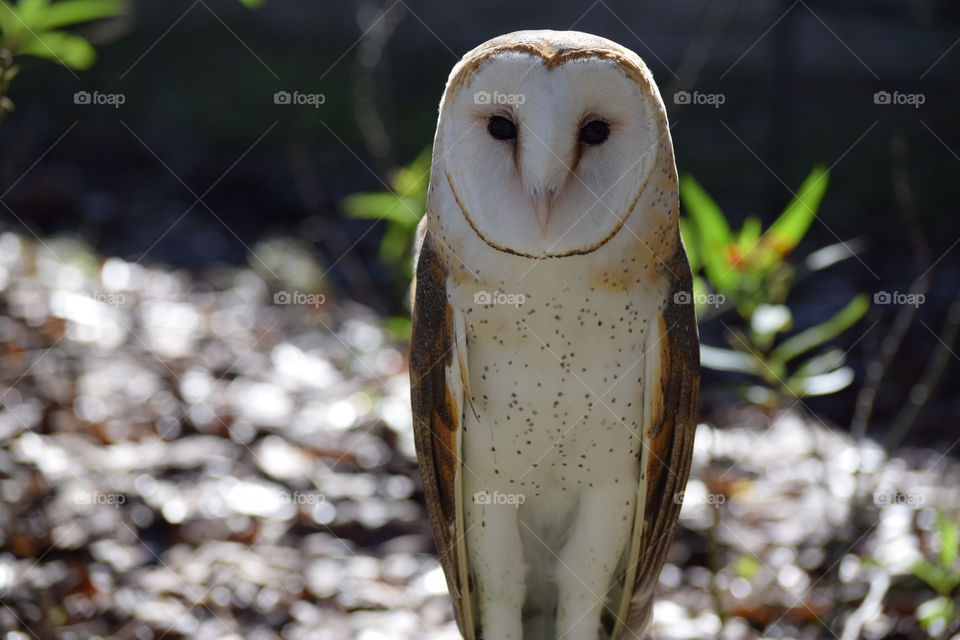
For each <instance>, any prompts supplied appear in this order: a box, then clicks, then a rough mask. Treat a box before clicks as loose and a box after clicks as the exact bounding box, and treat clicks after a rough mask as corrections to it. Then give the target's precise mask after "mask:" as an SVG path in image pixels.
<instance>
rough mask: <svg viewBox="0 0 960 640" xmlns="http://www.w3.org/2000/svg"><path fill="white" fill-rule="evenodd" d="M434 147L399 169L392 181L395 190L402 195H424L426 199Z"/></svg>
mask: <svg viewBox="0 0 960 640" xmlns="http://www.w3.org/2000/svg"><path fill="white" fill-rule="evenodd" d="M431 154H432V149H431V148H430V147H427V148H426V149H424V150H423V151H421V152H420V154H419V155H418V156H417V157H416V158H414V160H413V162H411V163H410V164H409V165H407V166H406V167H404V168H402V169H400V170H399V171H397V173H396V174H394V176H393V179H392V180H391V181H390V182H391V185H392V186H393V190H394V191H396V192H397V193H399V194H400V195H402V196H411V197H422V198H423V199H424V201H425V200H426V195H427V187H428V186H429V184H430V162H431V160H432V157H431Z"/></svg>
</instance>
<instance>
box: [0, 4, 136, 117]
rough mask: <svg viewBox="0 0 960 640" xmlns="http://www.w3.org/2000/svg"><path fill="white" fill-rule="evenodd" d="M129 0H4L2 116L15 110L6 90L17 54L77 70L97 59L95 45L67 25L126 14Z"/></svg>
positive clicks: (0, 8) (0, 24) (0, 19)
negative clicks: (15, 0)
mask: <svg viewBox="0 0 960 640" xmlns="http://www.w3.org/2000/svg"><path fill="white" fill-rule="evenodd" d="M126 9H127V2H126V0H59V1H58V2H51V0H19V1H18V2H17V3H16V4H13V3H12V2H10V1H9V0H0V118H2V117H3V116H4V115H6V114H7V113H9V112H10V111H12V110H13V103H12V102H11V101H10V99H9V98H8V97H6V92H7V89H8V87H9V86H10V82H11V81H12V80H13V78H14V77H15V76H16V75H17V73H18V71H19V67H18V66H17V65H15V64H14V58H15V57H16V56H23V55H28V56H37V57H40V58H46V59H48V60H53V61H54V62H58V63H60V64H62V65H65V66H68V67H70V68H73V69H88V68H89V67H90V66H91V65H93V63H94V61H95V60H96V57H97V54H96V51H95V50H94V48H93V45H92V44H90V42H89V41H88V40H87V39H86V38H84V37H83V36H80V35H77V34H75V33H71V32H69V31H64V28H65V27H71V26H73V25H77V24H81V23H84V22H90V21H91V20H100V19H102V18H112V17H115V16H118V15H120V14H122V13H124V12H125V11H126Z"/></svg>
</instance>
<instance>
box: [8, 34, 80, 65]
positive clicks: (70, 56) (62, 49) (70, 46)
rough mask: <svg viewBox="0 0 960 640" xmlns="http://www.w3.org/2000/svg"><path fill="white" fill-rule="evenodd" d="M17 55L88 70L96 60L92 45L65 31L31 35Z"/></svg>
mask: <svg viewBox="0 0 960 640" xmlns="http://www.w3.org/2000/svg"><path fill="white" fill-rule="evenodd" d="M18 53H21V54H24V55H31V56H37V57H39V58H47V59H49V60H54V61H56V62H59V63H60V64H63V65H66V66H68V67H72V68H74V69H80V70H82V69H89V68H90V67H91V66H92V65H93V63H94V61H95V60H96V59H97V53H96V51H94V49H93V45H91V44H90V43H89V42H87V41H86V40H85V39H84V38H81V37H80V36H77V35H74V34H72V33H67V32H66V31H47V32H46V33H40V34H34V35H31V36H30V38H29V39H27V41H26V42H25V43H24V44H23V45H22V46H21V47H20V49H19V51H18Z"/></svg>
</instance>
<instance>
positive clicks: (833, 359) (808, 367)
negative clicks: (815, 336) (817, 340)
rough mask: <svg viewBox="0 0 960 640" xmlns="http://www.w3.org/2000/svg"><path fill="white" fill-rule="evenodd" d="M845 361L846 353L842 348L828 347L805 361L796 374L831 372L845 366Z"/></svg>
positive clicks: (816, 374) (809, 374)
mask: <svg viewBox="0 0 960 640" xmlns="http://www.w3.org/2000/svg"><path fill="white" fill-rule="evenodd" d="M844 362H846V354H844V352H843V350H842V349H837V348H833V349H827V350H826V351H824V352H823V353H821V354H818V355H816V356H814V357H812V358H810V359H809V360H806V361H804V363H803V364H801V365H800V366H798V367H797V369H796V375H798V376H818V375H820V374H822V373H830V372H831V371H834V370H836V369H837V368H838V367H841V366H843V363H844Z"/></svg>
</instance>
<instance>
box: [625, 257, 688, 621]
mask: <svg viewBox="0 0 960 640" xmlns="http://www.w3.org/2000/svg"><path fill="white" fill-rule="evenodd" d="M664 272H665V277H667V278H669V280H670V285H671V286H670V287H669V288H668V293H667V300H666V307H665V309H664V312H663V314H662V315H661V317H660V321H661V323H662V329H661V331H662V332H663V333H662V335H663V338H662V339H661V341H660V343H659V344H658V346H659V349H660V380H659V385H657V387H659V390H660V393H659V397H658V398H652V399H651V402H649V403H648V405H647V406H649V407H653V408H654V409H655V411H657V413H656V414H655V415H654V419H653V431H652V434H651V442H650V452H649V453H650V455H649V456H648V463H647V498H646V507H645V510H644V524H643V540H642V543H641V545H640V553H639V557H638V559H637V578H636V583H635V587H634V591H633V598H632V603H631V607H630V611H629V614H628V617H627V620H626V623H627V629H629V630H630V631H632V632H635V633H637V634H639V633H642V632H643V630H644V629H645V628H646V626H647V624H648V623H649V621H650V616H651V613H652V609H653V595H654V591H655V589H656V586H657V581H658V578H659V576H660V569H661V568H662V567H663V563H664V561H665V560H666V557H667V551H668V550H669V548H670V543H671V541H672V539H673V530H674V527H675V526H676V523H677V518H678V516H679V515H680V502H681V501H680V499H679V498H680V497H681V495H682V492H683V490H684V488H685V487H686V484H687V478H688V476H689V474H690V458H691V454H692V452H693V436H694V432H695V431H696V428H697V407H698V402H699V386H700V346H699V340H698V338H697V321H696V313H695V310H694V305H693V303H692V297H691V296H689V294H691V293H692V291H691V286H692V282H691V276H690V267H689V265H688V263H687V257H686V254H685V253H684V251H683V247H682V245H681V244H680V243H679V242H678V243H677V251H676V254H675V255H674V258H673V261H672V264H670V265H669V270H664ZM678 292H686V293H687V294H688V298H687V299H688V300H690V301H691V302H690V303H688V304H678V303H677V302H675V300H676V298H675V294H676V293H678ZM623 637H633V636H632V635H630V634H629V633H627V634H625V635H624V636H623Z"/></svg>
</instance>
